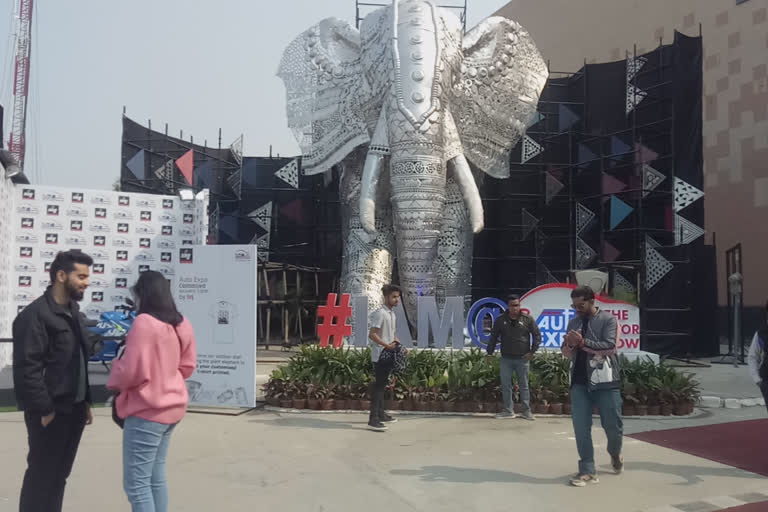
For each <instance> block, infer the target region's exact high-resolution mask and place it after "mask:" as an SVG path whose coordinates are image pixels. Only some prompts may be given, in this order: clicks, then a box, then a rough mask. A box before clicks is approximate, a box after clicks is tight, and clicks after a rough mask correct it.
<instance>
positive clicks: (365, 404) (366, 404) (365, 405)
mask: <svg viewBox="0 0 768 512" xmlns="http://www.w3.org/2000/svg"><path fill="white" fill-rule="evenodd" d="M360 410H361V411H370V410H371V401H370V400H360Z"/></svg>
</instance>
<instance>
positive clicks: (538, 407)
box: [533, 404, 549, 414]
mask: <svg viewBox="0 0 768 512" xmlns="http://www.w3.org/2000/svg"><path fill="white" fill-rule="evenodd" d="M533 413H534V414H549V405H547V404H535V405H534V406H533Z"/></svg>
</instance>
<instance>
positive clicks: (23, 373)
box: [13, 251, 93, 512]
mask: <svg viewBox="0 0 768 512" xmlns="http://www.w3.org/2000/svg"><path fill="white" fill-rule="evenodd" d="M92 264H93V260H92V259H91V257H90V256H88V255H87V254H84V253H82V252H80V251H67V252H60V253H59V254H57V255H56V258H55V259H54V261H53V263H52V264H51V272H50V276H51V285H50V286H49V287H48V289H47V290H46V292H45V294H43V296H42V297H40V298H38V299H37V300H35V301H34V302H33V303H32V304H30V305H29V306H27V307H26V308H24V310H23V311H22V312H21V313H19V315H18V316H17V317H16V320H14V322H13V384H14V391H15V393H16V401H17V402H18V406H19V409H20V410H23V411H24V421H25V423H26V426H27V436H28V442H29V455H28V456H27V471H26V473H25V475H24V483H23V485H22V488H21V499H20V505H19V510H20V511H21V512H59V511H61V507H62V503H63V501H64V487H65V486H66V482H67V477H69V474H70V472H71V471H72V465H73V464H74V461H75V455H76V454H77V448H78V446H79V444H80V437H81V436H82V434H83V429H84V428H85V425H86V424H90V423H91V422H92V421H93V416H92V414H91V405H90V404H91V395H90V390H89V383H88V366H87V365H88V362H87V360H86V353H87V349H86V336H87V332H86V327H85V326H84V325H83V323H82V319H81V315H80V312H79V308H78V305H77V302H78V301H80V300H82V298H83V295H84V292H85V289H86V288H87V287H88V279H89V267H90V266H91V265H92Z"/></svg>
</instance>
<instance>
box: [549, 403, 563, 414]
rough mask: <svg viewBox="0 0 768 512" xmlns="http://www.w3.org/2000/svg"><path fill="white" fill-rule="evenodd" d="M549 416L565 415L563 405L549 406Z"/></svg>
mask: <svg viewBox="0 0 768 512" xmlns="http://www.w3.org/2000/svg"><path fill="white" fill-rule="evenodd" d="M549 414H558V415H559V414H563V404H549Z"/></svg>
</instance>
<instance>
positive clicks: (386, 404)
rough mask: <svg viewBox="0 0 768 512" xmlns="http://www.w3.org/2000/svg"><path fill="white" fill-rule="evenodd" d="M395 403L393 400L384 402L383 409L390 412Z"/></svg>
mask: <svg viewBox="0 0 768 512" xmlns="http://www.w3.org/2000/svg"><path fill="white" fill-rule="evenodd" d="M395 403H396V402H395V401H394V400H384V409H385V410H387V411H391V410H393V409H394V408H395Z"/></svg>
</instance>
